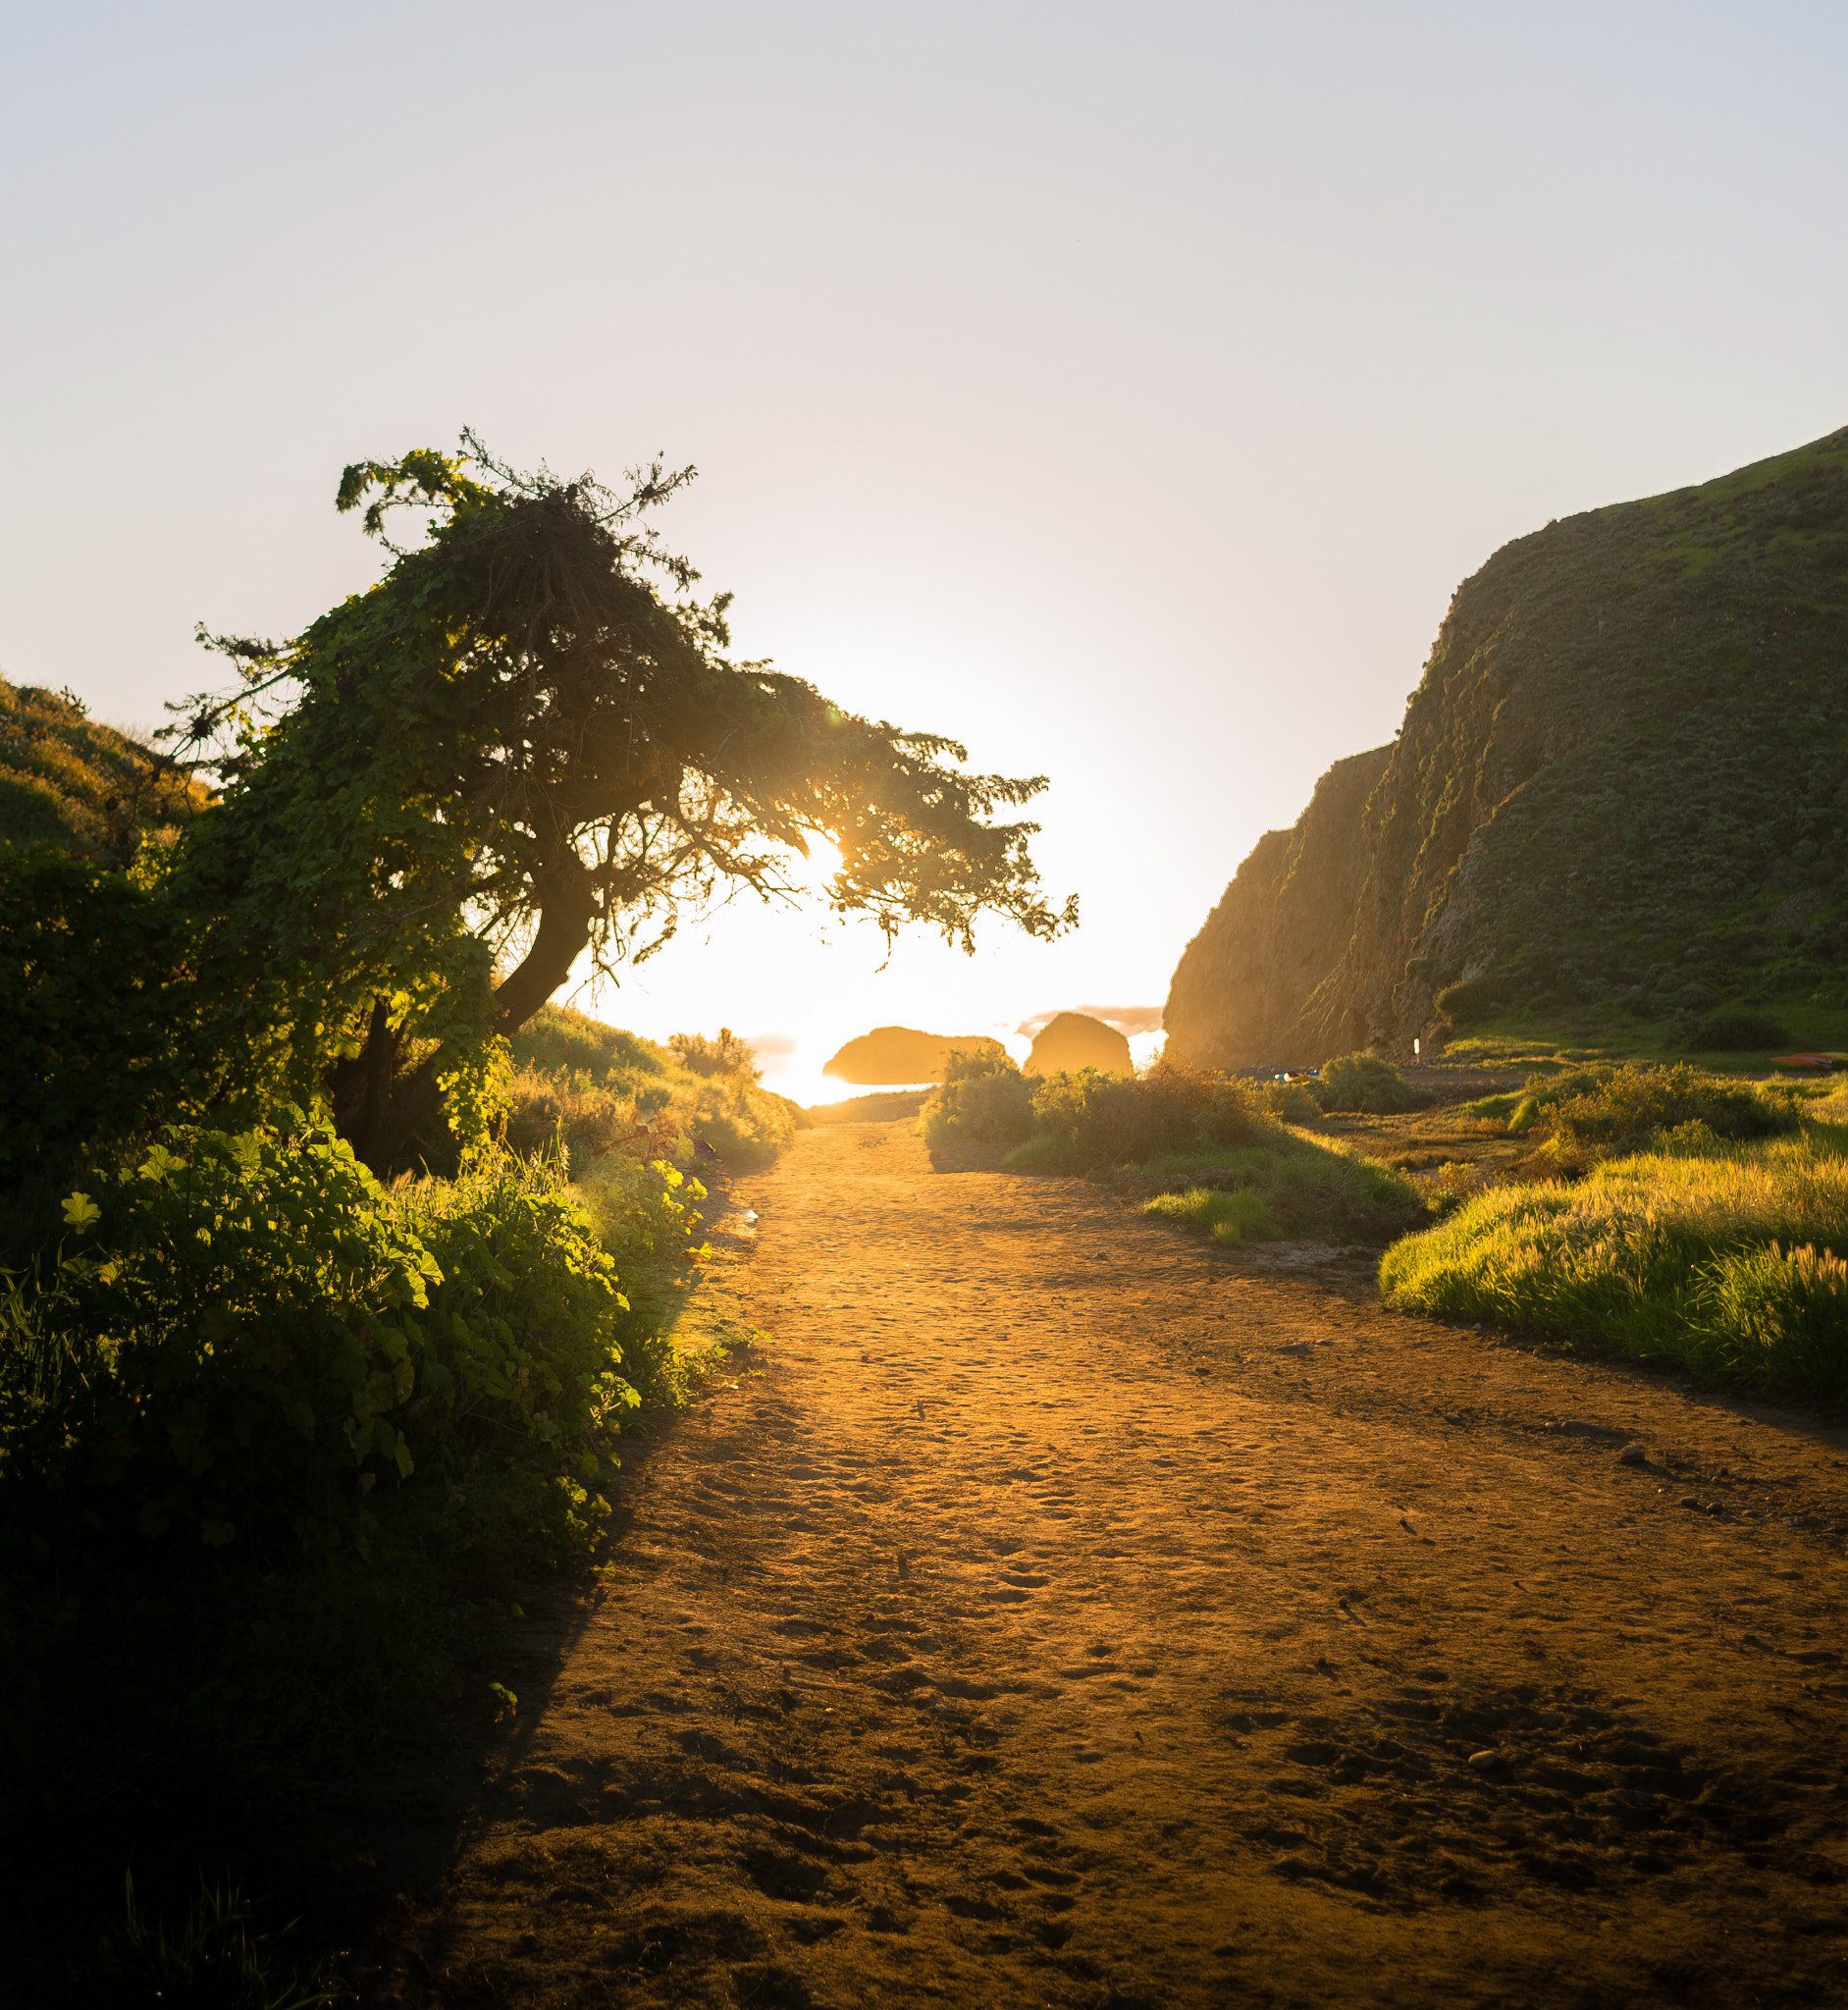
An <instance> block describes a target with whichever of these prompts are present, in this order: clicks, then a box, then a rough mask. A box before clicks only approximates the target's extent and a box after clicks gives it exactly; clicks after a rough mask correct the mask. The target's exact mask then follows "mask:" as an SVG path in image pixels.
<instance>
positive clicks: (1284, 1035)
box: [1162, 747, 1393, 1068]
mask: <svg viewBox="0 0 1848 2010" xmlns="http://www.w3.org/2000/svg"><path fill="white" fill-rule="evenodd" d="M1392 753H1393V750H1392V748H1391V747H1376V748H1374V749H1373V751H1372V752H1371V753H1370V754H1350V755H1349V756H1348V757H1347V759H1346V761H1338V762H1336V764H1335V766H1334V767H1331V768H1330V769H1329V771H1328V772H1327V773H1326V774H1325V775H1324V776H1323V777H1322V779H1321V780H1320V781H1319V782H1317V784H1316V787H1315V794H1314V795H1313V796H1312V797H1311V798H1310V800H1309V807H1308V808H1307V809H1306V810H1305V811H1304V812H1303V813H1302V815H1301V816H1300V817H1299V818H1298V819H1297V820H1296V822H1295V825H1294V828H1293V829H1290V830H1267V831H1266V832H1265V833H1264V835H1263V836H1262V837H1260V838H1259V839H1258V841H1257V845H1256V847H1255V849H1254V850H1253V851H1252V853H1251V856H1250V857H1249V858H1248V859H1246V860H1245V862H1244V864H1243V865H1242V866H1241V867H1240V868H1239V871H1238V873H1237V874H1236V875H1235V877H1234V879H1233V882H1232V884H1231V885H1230V886H1228V887H1227V888H1226V891H1225V893H1224V895H1223V896H1222V898H1221V900H1220V902H1219V905H1218V906H1217V907H1216V908H1214V910H1213V911H1212V913H1211V914H1210V915H1208V916H1207V918H1206V926H1204V927H1203V928H1202V929H1201V930H1200V932H1199V933H1198V934H1197V935H1195V936H1194V938H1193V940H1192V941H1191V942H1189V943H1188V946H1187V949H1186V952H1185V953H1184V954H1183V956H1182V958H1181V964H1180V968H1179V969H1178V970H1176V972H1175V974H1174V983H1173V985H1172V986H1171V987H1170V989H1169V992H1168V1004H1167V1008H1166V1010H1165V1011H1164V1012H1163V1014H1162V1025H1163V1026H1164V1027H1165V1028H1166V1029H1167V1032H1168V1045H1167V1052H1168V1054H1169V1055H1170V1056H1171V1057H1172V1058H1173V1059H1175V1060H1177V1061H1182V1062H1185V1063H1187V1064H1188V1066H1189V1067H1196V1068H1256V1067H1262V1066H1264V1065H1265V1064H1266V1063H1268V1062H1272V1061H1275V1062H1278V1063H1282V1064H1288V1063H1289V1062H1290V1061H1291V1060H1292V1059H1293V1058H1294V1057H1295V1056H1298V1055H1305V1054H1309V1053H1318V1054H1319V1053H1321V1052H1324V1051H1326V1052H1331V1053H1346V1051H1347V1050H1348V1048H1349V1047H1350V1046H1351V1045H1352V1044H1353V1042H1352V1041H1351V1040H1349V1039H1347V1038H1346V1032H1347V1031H1348V1029H1346V1028H1344V1027H1343V1026H1342V1025H1341V1024H1340V1014H1341V1011H1342V1010H1343V1006H1342V1004H1341V1003H1340V1002H1338V1000H1337V997H1336V995H1335V993H1336V991H1339V988H1340V987H1339V982H1338V979H1339V978H1340V974H1341V970H1342V963H1343V958H1344V957H1345V955H1346V949H1347V942H1348V938H1349V936H1351V934H1352V933H1353V923H1354V913H1355V910H1356V907H1357V906H1358V903H1359V899H1360V891H1361V885H1362V882H1363V880H1364V878H1365V874H1366V852H1365V848H1364V846H1363V844H1362V841H1361V819H1362V815H1363V813H1364V812H1365V809H1366V806H1367V799H1368V798H1369V797H1370V796H1371V795H1372V793H1373V791H1374V789H1375V788H1376V786H1377V785H1378V783H1379V780H1380V776H1381V775H1382V774H1383V773H1384V772H1385V770H1386V765H1387V763H1388V761H1389V760H1390V759H1391V757H1392ZM1331 986H1334V987H1335V990H1334V991H1331V989H1330V987H1331ZM1331 1010H1332V1011H1333V1012H1334V1014H1335V1023H1334V1024H1328V1023H1326V1022H1327V1021H1328V1017H1329V1013H1330V1011H1331Z"/></svg>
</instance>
